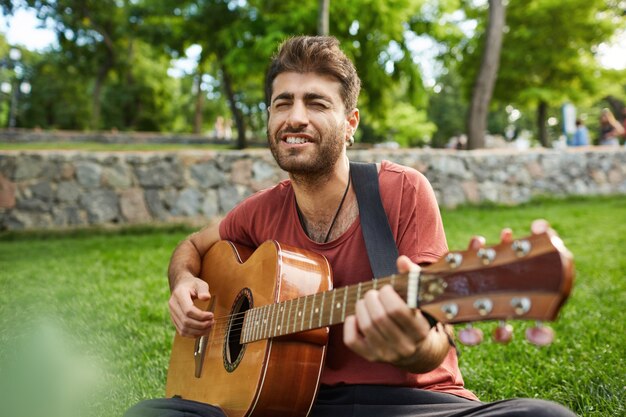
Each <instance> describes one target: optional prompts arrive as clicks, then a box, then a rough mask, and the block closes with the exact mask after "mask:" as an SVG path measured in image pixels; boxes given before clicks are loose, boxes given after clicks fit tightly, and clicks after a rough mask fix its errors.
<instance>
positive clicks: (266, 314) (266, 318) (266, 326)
mask: <svg viewBox="0 0 626 417" xmlns="http://www.w3.org/2000/svg"><path fill="white" fill-rule="evenodd" d="M270 307H271V304H267V305H266V306H264V307H263V310H264V311H263V314H264V316H263V326H264V333H263V338H264V339H267V338H268V337H269V336H270V326H269V325H270V321H271V316H270Z"/></svg>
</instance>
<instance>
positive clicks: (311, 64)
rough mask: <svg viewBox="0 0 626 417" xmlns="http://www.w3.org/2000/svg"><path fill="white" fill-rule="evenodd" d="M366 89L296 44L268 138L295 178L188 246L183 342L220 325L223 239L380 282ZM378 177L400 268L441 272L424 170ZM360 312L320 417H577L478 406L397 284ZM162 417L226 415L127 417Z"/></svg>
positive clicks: (524, 406) (326, 379)
mask: <svg viewBox="0 0 626 417" xmlns="http://www.w3.org/2000/svg"><path fill="white" fill-rule="evenodd" d="M359 89H360V80H359V78H358V76H357V74H356V71H355V68H354V66H353V64H352V63H351V62H350V60H349V59H348V58H347V57H346V56H345V55H344V54H343V52H342V51H341V50H340V49H339V43H338V42H337V40H336V39H334V38H331V37H296V38H292V39H290V40H288V41H286V42H285V43H284V44H283V45H282V47H281V48H280V51H279V52H278V54H277V55H276V57H275V58H274V60H273V61H272V64H271V66H270V69H269V72H268V75H267V79H266V97H267V105H268V115H269V119H268V127H267V137H268V142H269V145H270V149H271V151H272V154H273V156H274V158H275V159H276V161H277V163H278V165H279V166H280V167H281V168H282V169H283V170H285V171H287V172H288V173H289V180H287V181H283V182H281V183H280V184H278V185H277V186H275V187H273V188H270V189H268V190H264V191H261V192H259V193H257V194H255V195H253V196H252V197H250V198H248V199H246V200H245V201H243V202H242V203H241V204H240V205H238V206H237V207H236V208H235V209H233V210H232V211H231V212H230V213H229V214H228V215H227V216H226V217H225V218H224V219H223V220H222V221H221V222H220V223H219V225H217V226H214V227H209V228H206V229H203V230H201V231H199V232H197V233H195V234H193V235H191V236H190V237H189V238H188V239H187V240H185V241H183V242H182V243H181V244H180V245H179V246H178V247H177V248H176V250H175V251H174V254H173V255H172V259H171V262H170V268H169V277H170V288H171V291H172V295H171V298H170V302H169V306H170V312H171V316H172V320H173V322H174V324H175V326H176V329H177V331H178V332H179V333H180V334H181V335H183V336H189V337H198V336H201V335H204V334H207V333H208V332H209V331H210V329H211V327H212V326H213V325H214V324H215V318H214V317H213V314H212V313H210V312H207V311H203V310H201V309H198V308H196V307H195V306H194V305H193V300H194V299H201V300H208V299H209V298H210V297H211V294H210V290H211V289H210V288H208V285H207V283H206V282H205V281H203V280H201V279H199V278H197V277H198V275H199V273H200V267H201V259H202V257H203V255H204V254H205V253H206V252H207V251H208V250H209V249H210V248H211V246H212V245H213V244H215V243H216V242H217V241H219V240H223V239H225V240H231V241H235V242H237V243H239V244H243V245H247V246H251V247H255V246H258V245H259V244H261V243H262V242H263V241H265V240H267V239H275V240H277V241H279V242H282V243H285V244H289V245H292V246H296V247H301V248H304V249H308V250H311V251H315V252H317V253H320V254H322V255H324V256H326V258H327V259H328V260H329V263H330V265H331V266H332V270H333V277H334V285H335V287H342V286H345V285H349V284H354V283H356V282H359V281H365V280H370V279H372V271H371V268H370V265H369V263H368V262H367V259H368V258H367V252H366V249H365V244H364V240H363V236H362V233H361V225H360V222H359V207H358V205H357V201H356V196H355V193H354V190H353V188H352V185H351V180H350V172H349V162H348V158H347V156H346V146H348V145H349V144H350V143H351V142H352V141H353V139H352V138H353V135H354V133H355V131H356V129H357V127H358V124H359V111H358V109H357V108H356V102H357V97H358V94H359ZM378 170H379V184H380V190H381V198H382V200H383V205H384V208H385V212H386V214H387V217H388V219H389V224H390V226H391V229H392V232H393V234H394V238H395V241H396V244H397V247H398V250H399V253H400V254H401V256H400V258H399V259H398V261H397V265H398V269H399V270H400V271H401V272H406V271H408V270H409V269H410V268H411V267H412V265H413V264H414V263H415V264H427V263H430V262H434V261H435V260H437V259H438V258H439V257H441V256H442V255H443V254H444V253H446V251H447V244H446V239H445V234H444V230H443V225H442V222H441V217H440V215H439V210H438V207H437V203H436V201H435V198H434V194H433V191H432V188H431V187H430V184H429V183H428V181H427V180H426V179H425V177H424V176H422V175H421V174H419V173H418V172H417V171H415V170H413V169H409V168H406V167H402V166H400V165H397V164H393V163H390V162H386V161H383V162H382V163H381V164H379V165H378ZM474 244H476V243H474ZM355 310H356V312H355V314H354V315H352V316H349V317H347V318H346V320H345V323H344V325H343V326H333V327H332V328H331V330H330V339H329V343H328V350H327V357H326V362H325V365H324V369H323V373H322V376H321V388H320V391H319V394H318V397H317V399H316V402H315V405H314V406H313V409H312V411H311V415H313V416H346V415H357V416H370V415H371V416H381V415H384V416H417V415H419V416H461V415H463V416H470V415H471V416H478V415H480V416H483V415H485V416H488V415H489V416H490V415H516V416H521V415H528V416H531V415H532V416H541V415H545V416H547V415H551V416H559V415H562V416H570V415H572V414H571V413H570V412H569V411H567V410H565V409H563V408H562V407H560V406H558V405H556V404H553V403H549V402H543V401H531V400H515V401H509V402H500V403H493V404H483V403H480V402H478V401H477V398H476V397H475V396H474V394H473V393H471V392H470V391H468V390H466V389H465V388H464V386H463V379H462V377H461V374H460V371H459V368H458V363H457V357H456V351H455V349H454V348H453V347H452V346H451V344H450V340H451V338H450V337H449V335H448V333H447V332H448V329H446V328H445V327H444V326H443V325H441V324H437V325H436V326H432V327H431V326H430V324H429V323H428V321H427V320H426V319H425V317H424V316H423V315H422V314H421V313H420V312H419V310H418V311H413V310H411V309H410V308H409V307H408V306H407V305H406V304H405V302H404V301H403V300H402V299H401V298H400V296H399V295H398V294H397V293H396V292H395V291H394V290H393V289H392V288H391V287H389V286H387V287H383V288H381V289H380V290H372V291H368V292H367V293H366V294H365V295H364V297H363V299H362V300H360V301H359V302H358V303H357V304H356V308H355ZM507 410H508V411H507ZM507 412H508V413H509V414H506V413H507ZM157 415H158V416H182V415H185V416H221V415H223V414H222V413H221V411H220V410H219V409H218V408H216V407H212V406H209V405H205V404H199V403H193V402H189V401H184V400H180V399H159V400H150V401H145V402H143V403H140V404H139V405H137V406H136V407H134V408H132V409H131V410H129V412H128V414H127V416H129V417H130V416H157Z"/></svg>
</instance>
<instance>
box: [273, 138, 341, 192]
mask: <svg viewBox="0 0 626 417" xmlns="http://www.w3.org/2000/svg"><path fill="white" fill-rule="evenodd" d="M266 133H267V139H268V143H269V145H270V150H271V152H272V156H273V157H274V159H275V160H276V163H277V164H278V166H279V167H280V168H281V169H282V170H283V171H286V172H287V173H289V174H290V176H291V177H292V178H293V179H301V180H303V181H307V182H316V181H318V180H320V179H323V178H326V177H328V176H329V174H331V173H332V171H333V170H334V167H335V165H336V163H337V160H338V159H339V157H340V156H341V153H342V151H343V147H344V141H343V135H342V133H341V130H340V129H333V131H332V132H329V133H330V134H329V135H322V138H321V140H319V141H317V142H316V143H315V146H317V149H318V151H317V152H315V154H314V155H312V156H311V157H310V158H307V159H306V160H304V161H303V160H302V158H300V157H299V156H300V155H299V154H300V152H299V151H298V150H297V149H292V150H289V151H288V152H287V153H285V152H282V153H281V152H280V151H279V149H278V145H279V143H280V139H279V138H280V137H281V136H282V134H283V133H285V132H284V131H280V132H278V133H277V134H276V135H274V136H272V135H271V133H270V132H269V128H268V130H267V131H266ZM289 133H298V132H294V131H290V132H289Z"/></svg>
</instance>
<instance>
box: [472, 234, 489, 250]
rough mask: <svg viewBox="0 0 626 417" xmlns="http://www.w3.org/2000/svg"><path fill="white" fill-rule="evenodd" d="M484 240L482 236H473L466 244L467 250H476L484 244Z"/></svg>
mask: <svg viewBox="0 0 626 417" xmlns="http://www.w3.org/2000/svg"><path fill="white" fill-rule="evenodd" d="M485 243H486V240H485V238H484V237H483V236H473V237H472V238H471V239H470V241H469V245H468V249H469V250H478V249H480V248H482V247H484V246H485Z"/></svg>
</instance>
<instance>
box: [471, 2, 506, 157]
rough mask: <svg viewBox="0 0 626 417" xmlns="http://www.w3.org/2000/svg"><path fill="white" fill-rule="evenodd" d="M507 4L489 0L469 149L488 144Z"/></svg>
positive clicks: (473, 93) (473, 103) (473, 100)
mask: <svg viewBox="0 0 626 417" xmlns="http://www.w3.org/2000/svg"><path fill="white" fill-rule="evenodd" d="M504 23H505V6H504V4H503V1H502V0H489V23H488V26H487V33H486V39H485V50H484V52H483V57H482V62H481V64H480V70H479V72H478V75H477V76H476V81H475V83H474V90H473V91H472V99H471V102H470V108H469V111H468V115H467V136H468V141H467V145H468V149H479V148H484V147H485V131H486V130H487V116H488V114H489V103H490V101H491V96H492V94H493V88H494V86H495V84H496V79H497V78H498V67H499V65H500V50H501V49H502V38H503V29H504Z"/></svg>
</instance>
